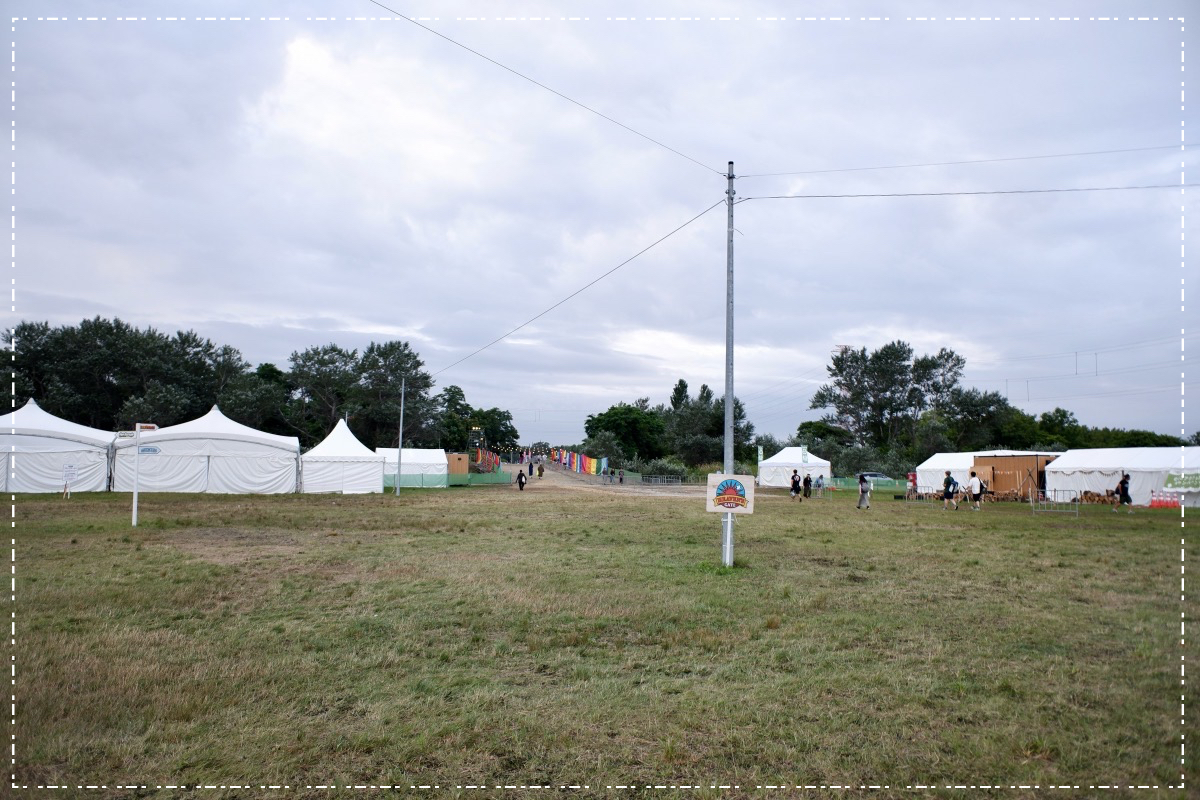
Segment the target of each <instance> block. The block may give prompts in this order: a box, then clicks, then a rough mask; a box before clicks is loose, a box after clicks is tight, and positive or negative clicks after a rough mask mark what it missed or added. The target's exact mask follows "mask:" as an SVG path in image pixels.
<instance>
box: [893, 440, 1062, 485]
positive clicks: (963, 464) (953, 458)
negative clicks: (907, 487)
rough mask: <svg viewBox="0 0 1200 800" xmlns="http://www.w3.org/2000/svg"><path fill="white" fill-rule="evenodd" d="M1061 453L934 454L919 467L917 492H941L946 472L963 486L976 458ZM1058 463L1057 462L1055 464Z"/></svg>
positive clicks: (1031, 451) (1013, 451)
mask: <svg viewBox="0 0 1200 800" xmlns="http://www.w3.org/2000/svg"><path fill="white" fill-rule="evenodd" d="M1057 455H1061V454H1060V453H1050V452H1042V451H1033V450H977V451H975V452H972V453H934V454H933V455H931V456H930V457H929V458H927V459H925V460H924V461H922V462H921V463H920V464H918V465H917V468H916V470H915V471H916V473H917V491H919V492H940V491H942V481H943V480H944V479H945V477H946V470H950V475H951V477H953V478H954V480H956V481H958V482H959V483H960V484H962V485H963V486H966V485H967V481H969V480H971V468H972V467H974V466H975V456H1057ZM1055 463H1057V462H1055Z"/></svg>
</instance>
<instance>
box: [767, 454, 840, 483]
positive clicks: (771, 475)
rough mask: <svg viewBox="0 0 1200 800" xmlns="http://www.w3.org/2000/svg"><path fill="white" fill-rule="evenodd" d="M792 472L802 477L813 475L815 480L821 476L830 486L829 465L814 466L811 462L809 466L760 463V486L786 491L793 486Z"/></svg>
mask: <svg viewBox="0 0 1200 800" xmlns="http://www.w3.org/2000/svg"><path fill="white" fill-rule="evenodd" d="M792 470H796V471H797V472H799V473H800V477H801V478H803V477H804V476H805V475H811V476H812V478H813V480H814V481H815V480H816V479H817V476H818V475H820V476H821V477H822V478H823V479H824V481H825V485H826V486H828V485H829V477H830V474H829V465H828V464H814V463H812V462H811V461H810V462H808V463H807V464H803V463H798V464H772V465H768V464H767V462H766V461H763V462H760V463H759V465H758V485H759V486H761V487H764V488H766V487H782V488H784V489H788V488H791V485H792Z"/></svg>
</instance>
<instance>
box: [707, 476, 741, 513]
mask: <svg viewBox="0 0 1200 800" xmlns="http://www.w3.org/2000/svg"><path fill="white" fill-rule="evenodd" d="M746 503H747V500H746V487H745V486H742V482H741V481H737V480H734V479H733V478H727V479H726V480H723V481H721V482H720V483H719V484H717V494H716V496H715V497H713V505H714V506H721V507H722V508H745V507H746Z"/></svg>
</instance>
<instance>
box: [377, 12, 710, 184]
mask: <svg viewBox="0 0 1200 800" xmlns="http://www.w3.org/2000/svg"><path fill="white" fill-rule="evenodd" d="M369 1H370V2H371V3H374V4H375V5H377V6H379V7H380V8H382V9H383V10H384V11H388V12H390V13H392V14H395V15H396V16H397V17H399V18H400V19H402V20H404V21H405V22H411V23H412V24H413V25H416V26H417V27H418V28H421V29H422V30H426V31H428V32H429V33H432V34H433V35H434V36H439V37H441V38H442V39H445V40H446V41H447V42H449V43H450V44H452V45H455V46H456V47H461V48H462V49H463V50H466V51H467V52H468V53H471V54H472V55H476V56H479V57H480V58H482V59H483V60H484V61H488V62H490V63H492V64H495V65H496V66H497V67H500V68H501V69H503V70H507V71H508V72H511V73H512V74H513V75H516V76H517V77H518V78H521V79H523V80H526V81H529V82H530V83H532V84H533V85H534V86H537V87H539V88H541V89H545V90H546V91H547V92H550V93H551V94H554V95H557V96H559V97H561V98H562V99H563V100H566V101H567V102H568V103H573V104H575V105H577V106H579V107H580V108H582V109H583V110H584V111H589V112H591V113H593V114H595V115H596V116H597V117H601V118H602V119H606V120H608V121H609V122H611V123H612V124H614V125H617V126H619V127H621V128H624V129H625V130H627V131H629V132H630V133H632V134H634V135H636V136H640V137H642V138H643V139H645V140H646V141H648V142H651V143H653V144H656V145H658V146H659V147H661V148H663V149H664V150H670V151H671V152H672V153H674V154H675V155H677V156H680V157H681V158H686V159H687V160H688V161H691V162H692V163H693V164H697V165H699V166H701V167H704V168H705V169H706V170H709V171H710V172H715V173H717V174H718V175H722V176H724V175H725V173H724V172H721V171H720V170H719V169H716V168H714V167H710V166H709V165H708V164H705V163H703V162H702V161H697V160H696V159H694V158H692V157H691V156H689V155H687V154H686V153H681V152H679V151H678V150H676V149H675V148H673V147H668V146H667V145H665V144H663V143H662V142H660V141H658V140H657V139H654V138H652V137H650V136H647V135H646V134H644V133H642V132H640V131H636V130H634V129H633V128H631V127H629V126H628V125H626V124H624V123H622V122H618V121H617V120H615V119H613V118H612V117H610V116H608V115H607V114H602V113H601V112H599V111H597V110H596V109H594V108H591V107H590V106H586V105H584V104H583V103H581V102H579V101H578V100H575V99H573V98H570V97H567V96H566V95H565V94H563V93H562V92H560V91H557V90H555V89H551V88H550V87H549V86H547V85H546V84H544V83H540V82H539V81H536V80H534V79H533V78H531V77H529V76H528V75H524V74H522V73H520V72H517V71H516V70H515V69H513V68H512V67H508V66H505V65H504V64H501V63H500V62H499V61H497V60H496V59H494V58H489V57H488V56H485V55H484V54H483V53H481V52H479V51H478V50H472V49H471V48H470V47H467V46H466V45H465V44H462V43H461V42H456V41H455V40H453V39H451V38H450V37H449V36H446V35H445V34H443V33H438V32H437V31H435V30H434V29H433V28H430V27H429V26H427V25H422V24H421V23H419V22H417V21H416V20H415V19H413V18H412V17H406V16H404V15H403V14H401V13H400V12H399V11H396V10H395V9H394V8H388V7H387V6H385V5H384V4H383V3H380V2H379V0H369Z"/></svg>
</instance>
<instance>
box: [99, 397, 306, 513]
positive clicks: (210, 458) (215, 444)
mask: <svg viewBox="0 0 1200 800" xmlns="http://www.w3.org/2000/svg"><path fill="white" fill-rule="evenodd" d="M134 442H135V440H134V439H118V440H117V442H116V444H115V445H114V457H113V489H114V490H115V491H118V492H132V491H133V480H134V464H135V459H136V461H137V463H138V471H139V477H138V491H142V492H210V493H213V494H283V493H286V492H294V491H296V488H297V482H298V473H299V471H300V440H299V439H297V438H296V437H295V436H278V435H276V434H273V433H263V432H262V431H257V430H255V429H254V428H251V427H248V426H246V425H242V424H241V423H238V422H234V421H233V420H231V419H229V417H226V416H225V415H224V414H222V413H221V409H219V408H217V407H216V406H213V407H212V410H211V411H209V412H208V413H207V414H205V415H204V416H203V417H200V418H199V419H194V420H191V421H190V422H184V423H181V424H179V425H171V426H169V427H166V428H160V429H159V430H156V431H149V432H146V433H143V434H142V435H141V455H137V454H136V452H135V448H134Z"/></svg>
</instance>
